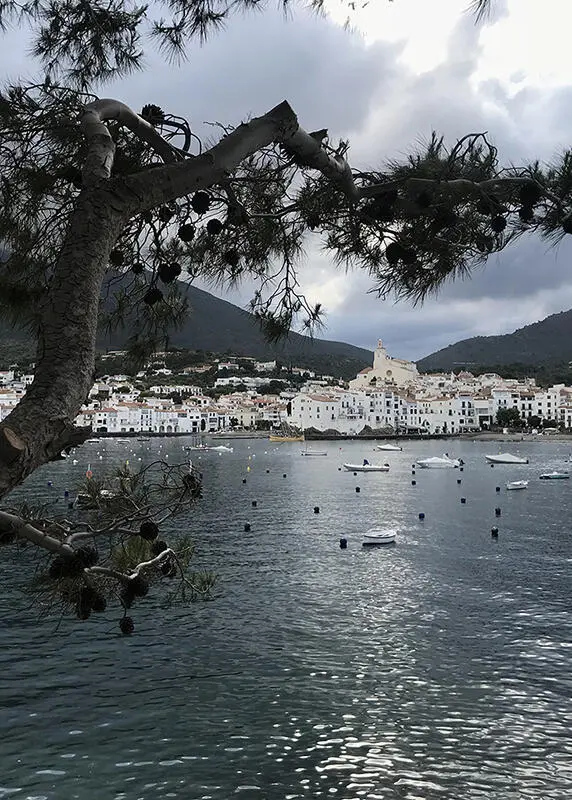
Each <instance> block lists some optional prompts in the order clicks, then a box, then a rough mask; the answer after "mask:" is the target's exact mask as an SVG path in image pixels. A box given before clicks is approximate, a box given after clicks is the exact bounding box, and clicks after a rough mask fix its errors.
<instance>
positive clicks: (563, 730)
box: [0, 438, 572, 800]
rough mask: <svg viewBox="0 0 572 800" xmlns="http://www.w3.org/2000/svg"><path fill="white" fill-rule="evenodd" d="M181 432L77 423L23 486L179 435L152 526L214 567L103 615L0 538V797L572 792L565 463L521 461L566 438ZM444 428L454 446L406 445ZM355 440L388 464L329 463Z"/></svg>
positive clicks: (358, 451)
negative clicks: (49, 582) (184, 478)
mask: <svg viewBox="0 0 572 800" xmlns="http://www.w3.org/2000/svg"><path fill="white" fill-rule="evenodd" d="M189 443H190V440H185V439H180V438H177V439H152V440H150V441H148V442H139V441H133V440H131V441H128V442H125V441H123V442H119V441H116V440H113V439H107V440H102V441H100V442H94V443H90V444H87V445H85V446H84V447H82V448H81V449H80V450H78V451H77V453H76V454H75V455H74V456H73V458H70V459H68V460H66V461H62V462H56V463H52V464H49V465H47V466H45V467H43V468H42V469H41V470H39V471H38V472H36V473H35V474H34V475H33V476H32V477H31V478H30V479H29V481H28V482H27V484H26V486H25V487H24V488H23V489H22V490H21V492H20V495H21V496H22V495H24V496H26V497H27V498H28V499H29V500H30V501H34V502H40V501H45V500H47V499H50V500H52V501H54V502H55V506H56V508H58V507H59V506H58V503H61V508H62V512H63V510H65V507H66V505H65V504H66V503H67V502H68V498H67V497H66V495H65V492H68V493H69V495H70V496H73V495H74V493H75V492H77V487H78V485H79V483H80V481H81V480H82V479H83V476H84V475H85V472H86V470H87V469H88V468H90V469H91V470H92V472H93V474H94V475H95V476H99V475H100V474H101V475H102V474H104V472H105V471H106V470H110V469H111V468H112V467H113V466H114V465H117V464H119V463H121V462H123V461H126V460H129V462H130V464H131V465H132V466H133V467H137V465H139V464H145V463H148V462H149V461H150V460H152V459H156V458H157V457H161V458H163V459H165V460H168V461H169V463H182V462H184V461H185V460H188V458H189V456H191V457H192V458H193V463H194V464H195V466H197V467H198V468H199V469H200V470H201V471H202V473H203V485H204V496H203V498H202V499H201V500H200V501H199V502H197V504H196V506H195V507H194V508H193V509H192V510H191V512H190V513H187V514H186V515H185V516H182V517H179V518H177V519H175V520H173V521H170V522H169V523H167V524H165V525H164V526H163V528H162V532H161V535H162V536H163V535H164V536H165V538H167V539H168V540H170V541H172V540H174V539H176V537H177V536H179V535H182V534H190V535H191V536H192V538H193V541H194V543H195V546H196V552H195V558H194V566H195V567H196V568H197V569H210V570H214V571H216V573H217V574H218V583H217V587H216V591H215V593H214V595H213V598H212V599H211V600H210V601H207V602H197V603H192V604H185V605H175V606H172V605H169V604H168V603H167V602H166V601H165V598H164V596H163V595H162V593H161V592H157V591H154V592H152V593H151V594H150V595H149V596H148V597H146V598H144V599H141V600H140V601H139V602H138V603H137V604H136V605H134V607H133V609H132V612H131V613H132V617H133V620H134V624H135V631H134V633H133V634H132V635H131V636H124V635H122V634H121V632H120V630H119V627H118V621H119V618H120V616H121V614H120V611H119V609H118V608H117V607H110V608H109V609H108V610H107V611H106V612H105V613H103V614H100V615H92V617H91V618H90V619H89V620H86V621H83V622H82V621H80V620H77V619H75V618H59V617H56V616H53V615H48V616H45V615H43V614H41V613H40V612H41V609H39V608H38V606H37V604H36V603H34V601H33V598H32V595H31V594H30V588H29V580H30V578H31V577H32V574H33V571H34V569H35V568H36V563H35V561H34V559H33V558H32V557H31V554H30V551H29V550H28V549H25V550H16V549H15V548H9V547H5V548H2V550H1V551H0V554H1V557H2V560H1V562H0V564H1V566H0V580H1V586H2V589H1V591H0V621H1V627H0V704H1V705H0V798H14V799H15V800H72V799H74V800H75V799H76V798H77V800H92V799H93V800H95V799H96V798H97V800H108V799H109V800H159V799H161V800H162V799H163V798H181V800H229V799H230V798H238V799H240V798H243V800H257V799H258V798H260V800H266V799H267V800H295V799H296V800H297V799H298V798H300V799H301V798H304V799H306V798H332V800H357V799H358V798H360V799H362V800H433V799H435V800H449V798H450V799H451V800H453V798H454V799H455V800H477V798H478V799H479V800H521V799H522V800H523V799H524V798H535V800H549V798H553V799H554V800H569V798H570V797H572V599H571V588H572V583H571V567H572V480H559V481H545V480H539V476H540V474H542V473H543V472H546V471H552V470H567V469H569V468H572V464H571V463H569V459H570V449H569V447H568V445H566V444H565V443H562V442H558V443H556V442H551V441H549V440H545V441H544V442H542V443H541V442H511V443H510V444H501V445H500V447H501V448H502V449H507V450H510V452H512V453H516V454H519V455H523V456H526V457H528V458H529V464H528V465H496V466H494V467H491V466H490V465H489V464H488V463H487V462H486V460H485V454H487V453H498V451H499V444H498V443H490V442H489V443H487V444H484V443H481V442H470V441H463V442H460V441H454V440H446V441H430V442H428V441H408V442H405V443H403V450H402V451H401V452H379V451H378V452H375V451H374V448H375V443H374V442H372V441H363V442H361V441H351V442H339V441H337V442H317V443H308V445H306V444H301V443H297V442H292V443H278V444H273V443H270V442H269V441H268V440H261V439H253V440H246V439H241V440H236V441H233V440H230V439H224V438H220V439H218V440H217V441H216V442H215V443H216V444H230V446H232V447H233V452H214V451H208V452H196V451H195V452H188V451H185V450H184V449H183V447H184V446H185V444H189ZM306 447H308V448H309V449H314V450H325V451H327V455H326V456H315V457H303V456H302V455H301V453H302V452H303V451H304V450H305V449H306ZM444 450H445V451H447V452H448V453H449V455H450V456H454V457H460V458H462V459H463V461H464V466H463V468H462V470H460V469H450V470H449V469H445V470H423V469H420V468H418V467H417V468H416V467H414V466H413V465H415V464H416V461H417V460H418V459H420V458H425V457H428V456H433V455H441V454H442V453H443V451H444ZM364 458H367V459H368V460H369V461H370V462H371V463H388V464H389V465H390V470H389V471H388V472H376V473H369V474H366V473H357V474H354V473H353V472H351V471H350V472H348V471H345V470H343V468H342V465H343V463H361V462H362V461H363V459H364ZM73 461H76V462H77V463H75V464H74V463H73ZM523 479H526V480H528V481H529V485H528V488H527V489H526V490H522V491H507V490H506V482H507V481H512V480H523ZM49 484H50V485H49ZM372 527H376V528H388V529H393V530H395V531H396V532H397V533H396V542H395V544H394V545H390V546H387V547H381V548H364V547H363V546H362V540H363V535H364V533H365V531H367V530H368V529H369V528H372ZM495 527H496V528H498V536H493V535H492V530H493V528H495ZM342 539H345V540H346V542H347V547H345V548H342V547H341V546H340V540H342Z"/></svg>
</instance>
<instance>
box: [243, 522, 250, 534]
mask: <svg viewBox="0 0 572 800" xmlns="http://www.w3.org/2000/svg"><path fill="white" fill-rule="evenodd" d="M244 530H245V531H246V532H247V533H248V531H249V530H250V522H245V523H244Z"/></svg>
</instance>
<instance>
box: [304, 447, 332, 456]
mask: <svg viewBox="0 0 572 800" xmlns="http://www.w3.org/2000/svg"><path fill="white" fill-rule="evenodd" d="M300 455H301V456H327V455H328V451H327V450H310V449H309V448H308V445H307V444H306V449H305V450H302V452H301V453H300Z"/></svg>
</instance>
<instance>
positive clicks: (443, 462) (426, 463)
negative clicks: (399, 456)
mask: <svg viewBox="0 0 572 800" xmlns="http://www.w3.org/2000/svg"><path fill="white" fill-rule="evenodd" d="M416 463H417V464H418V466H420V467H423V468H424V469H453V468H455V467H462V466H463V464H464V463H465V462H464V461H463V459H461V458H449V456H448V455H447V454H446V453H445V455H443V456H432V457H431V458H422V459H420V460H419V461H417V462H416Z"/></svg>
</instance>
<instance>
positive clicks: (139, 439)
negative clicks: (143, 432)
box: [136, 436, 151, 442]
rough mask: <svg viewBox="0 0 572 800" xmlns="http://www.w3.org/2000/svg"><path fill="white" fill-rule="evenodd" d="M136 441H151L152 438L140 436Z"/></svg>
mask: <svg viewBox="0 0 572 800" xmlns="http://www.w3.org/2000/svg"><path fill="white" fill-rule="evenodd" d="M136 441H137V442H150V441H151V439H148V438H147V437H146V436H138V437H137V439H136Z"/></svg>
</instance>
